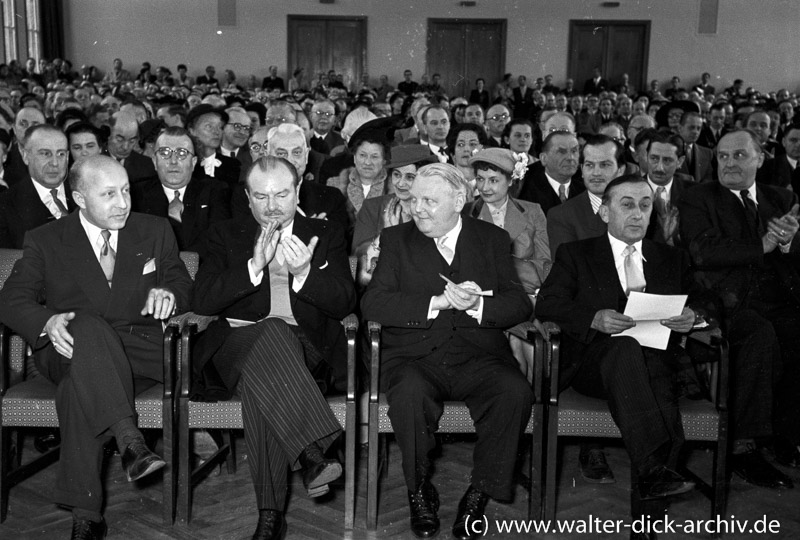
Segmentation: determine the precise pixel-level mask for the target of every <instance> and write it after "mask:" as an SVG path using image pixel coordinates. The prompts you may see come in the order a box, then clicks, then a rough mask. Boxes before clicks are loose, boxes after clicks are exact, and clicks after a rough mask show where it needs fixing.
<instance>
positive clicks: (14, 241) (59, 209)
mask: <svg viewBox="0 0 800 540" xmlns="http://www.w3.org/2000/svg"><path fill="white" fill-rule="evenodd" d="M68 159H69V150H68V147H67V137H66V136H65V135H64V134H63V133H62V132H61V131H60V130H58V129H56V128H54V127H52V126H49V125H47V124H38V125H36V126H32V127H30V128H28V130H27V131H26V135H25V138H24V139H23V149H22V160H23V162H24V163H25V164H26V165H27V167H28V178H27V179H25V180H22V181H20V182H16V183H14V184H12V185H11V188H10V189H9V190H8V191H6V192H3V193H2V194H0V248H10V249H22V244H23V239H24V237H25V233H26V232H28V231H30V230H33V229H35V228H37V227H39V226H41V225H44V224H46V223H49V222H51V221H55V220H57V219H61V218H63V217H66V216H67V214H69V213H70V212H71V211H72V210H73V209H74V208H75V203H74V202H73V200H72V191H71V190H70V189H69V186H67V185H66V184H65V182H64V181H65V180H66V177H67V161H68Z"/></svg>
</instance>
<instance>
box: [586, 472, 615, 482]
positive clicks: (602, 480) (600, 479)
mask: <svg viewBox="0 0 800 540" xmlns="http://www.w3.org/2000/svg"><path fill="white" fill-rule="evenodd" d="M581 476H582V477H583V479H584V480H585V481H586V482H588V483H590V484H616V483H617V479H616V478H614V477H613V476H612V477H611V478H608V477H604V478H589V477H588V476H586V475H584V474H583V473H581Z"/></svg>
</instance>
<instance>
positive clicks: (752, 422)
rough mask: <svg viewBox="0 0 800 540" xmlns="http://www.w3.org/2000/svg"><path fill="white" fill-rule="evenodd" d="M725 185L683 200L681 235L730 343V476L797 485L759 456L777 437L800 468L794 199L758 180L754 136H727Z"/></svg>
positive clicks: (783, 458)
mask: <svg viewBox="0 0 800 540" xmlns="http://www.w3.org/2000/svg"><path fill="white" fill-rule="evenodd" d="M716 153H717V164H718V171H719V182H709V183H704V184H700V185H698V186H696V187H693V188H692V189H691V190H689V191H688V192H687V193H686V195H685V196H684V197H683V199H682V200H681V201H680V202H679V208H680V215H681V219H680V231H681V237H682V239H683V241H684V242H685V243H686V244H687V245H688V247H689V253H690V255H691V257H692V260H693V263H694V265H695V268H696V270H697V272H696V278H697V279H698V280H699V281H700V282H701V283H702V284H703V285H704V286H705V287H707V288H709V289H711V290H712V291H714V292H716V293H717V295H718V296H719V298H720V300H721V304H722V317H723V320H724V322H725V327H726V328H727V333H728V339H729V341H730V346H731V349H730V350H731V355H730V357H731V377H730V392H731V395H732V396H733V400H732V403H731V425H732V429H731V431H732V437H731V438H732V439H733V441H734V443H733V448H732V451H733V455H732V456H731V460H730V462H731V465H732V468H733V470H734V471H735V472H736V473H737V474H738V475H739V476H741V477H742V478H744V479H745V480H746V481H747V482H750V483H752V484H755V485H758V486H764V487H771V488H787V487H792V481H791V479H789V478H788V477H787V476H786V475H784V474H783V473H782V472H781V471H779V470H778V469H776V468H775V467H773V466H772V465H771V464H770V463H768V462H767V461H766V460H765V459H764V457H763V456H762V454H761V452H760V450H759V448H758V447H757V445H756V443H757V442H758V441H762V440H768V439H770V438H771V439H772V440H773V444H774V449H775V458H776V460H777V461H778V463H781V464H783V465H786V466H789V467H800V420H798V419H799V418H800V392H798V391H797V389H798V387H800V333H798V332H797V329H798V328H800V326H798V325H800V293H798V291H799V290H800V289H798V287H799V286H800V273H798V268H800V267H799V266H798V265H800V255H798V254H799V253H800V241H798V240H797V238H796V235H797V231H798V229H800V225H799V224H798V221H797V212H798V203H797V195H795V194H793V193H792V192H791V191H788V190H785V189H783V188H778V187H774V186H768V185H763V184H757V183H756V174H757V172H758V169H759V168H760V167H761V166H762V165H763V163H764V152H763V151H762V149H761V143H760V140H759V138H758V135H756V134H755V133H754V132H752V131H749V130H739V131H734V132H731V133H728V134H726V135H723V136H722V138H721V139H720V141H719V144H718V145H717V149H716Z"/></svg>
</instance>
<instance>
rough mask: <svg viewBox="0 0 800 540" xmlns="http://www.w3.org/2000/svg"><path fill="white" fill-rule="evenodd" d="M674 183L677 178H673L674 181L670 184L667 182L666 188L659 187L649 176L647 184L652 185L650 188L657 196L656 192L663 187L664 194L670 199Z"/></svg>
mask: <svg viewBox="0 0 800 540" xmlns="http://www.w3.org/2000/svg"><path fill="white" fill-rule="evenodd" d="M674 181H675V177H674V176H673V177H672V179H671V180H670V181H669V182H667V184H666V185H665V186H659V185H658V184H656V183H655V182H653V181H652V180H651V179H650V175H649V174H648V175H647V183H648V184H650V187H651V188H652V189H653V195H655V193H656V191H658V188H660V187H663V188H664V192H665V193H666V194H667V198H669V195H670V193H672V182H674Z"/></svg>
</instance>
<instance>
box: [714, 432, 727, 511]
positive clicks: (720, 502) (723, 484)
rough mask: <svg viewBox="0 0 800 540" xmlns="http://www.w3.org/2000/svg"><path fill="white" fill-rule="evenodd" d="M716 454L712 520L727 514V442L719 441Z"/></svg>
mask: <svg viewBox="0 0 800 540" xmlns="http://www.w3.org/2000/svg"><path fill="white" fill-rule="evenodd" d="M715 450H716V451H715V452H714V471H713V474H714V479H713V480H712V486H711V488H712V497H713V498H712V500H711V519H716V517H717V516H721V515H723V514H724V513H725V507H726V506H727V503H728V470H727V469H728V459H727V457H728V449H727V440H725V441H724V442H723V441H717V447H716V449H715Z"/></svg>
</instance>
